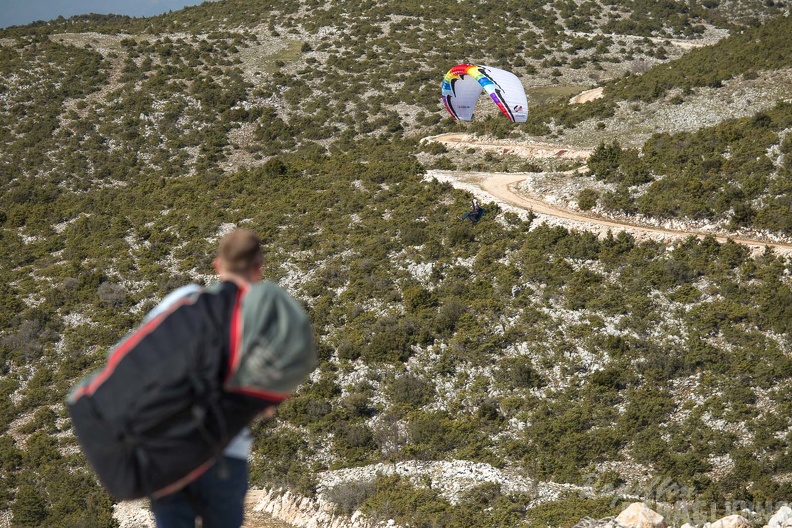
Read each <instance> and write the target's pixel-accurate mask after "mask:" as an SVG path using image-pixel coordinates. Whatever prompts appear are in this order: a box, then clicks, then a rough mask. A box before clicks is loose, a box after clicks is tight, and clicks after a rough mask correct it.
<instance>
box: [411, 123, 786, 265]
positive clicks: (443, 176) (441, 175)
mask: <svg viewBox="0 0 792 528" xmlns="http://www.w3.org/2000/svg"><path fill="white" fill-rule="evenodd" d="M426 140H429V141H439V142H442V143H443V144H445V145H446V147H448V148H454V149H467V148H476V149H481V150H485V151H492V150H497V151H500V152H504V153H509V154H513V155H518V156H524V157H526V158H531V157H534V158H543V157H544V158H547V157H555V158H568V159H577V160H581V161H584V160H585V159H586V158H588V156H589V155H590V154H591V151H590V150H586V149H578V148H574V147H570V148H566V147H559V146H557V145H556V146H554V145H550V144H544V143H517V142H514V141H510V140H497V139H487V140H479V139H477V138H471V137H470V136H467V135H465V134H443V135H441V136H434V137H432V138H426ZM429 176H430V177H434V178H437V179H438V180H440V181H447V182H450V183H451V184H452V185H454V186H456V187H459V188H464V189H466V190H469V191H471V192H473V193H474V194H482V193H484V194H486V195H489V197H490V199H492V200H494V201H495V202H497V203H500V204H504V205H507V206H511V207H515V208H517V209H520V210H531V211H533V213H534V214H537V215H539V216H540V220H544V218H541V216H546V217H548V219H550V221H549V223H551V224H560V225H564V226H566V227H569V228H572V229H583V230H586V231H591V232H595V233H597V234H598V235H600V236H603V235H605V234H606V233H607V232H608V231H613V232H618V231H627V232H629V233H631V234H633V235H634V236H635V237H636V238H637V239H639V240H641V239H652V240H676V239H683V238H686V237H689V236H691V235H692V236H696V237H699V238H704V237H706V236H708V235H711V236H713V237H714V238H715V239H716V240H717V241H718V242H726V240H727V239H730V240H732V241H733V242H736V243H738V244H742V245H745V246H748V247H750V248H751V251H752V253H753V254H760V253H762V252H763V251H764V249H765V246H770V247H772V248H773V249H774V250H775V251H776V253H778V254H784V255H790V256H792V242H786V241H778V240H759V239H758V238H756V239H755V238H747V237H741V236H729V235H728V234H725V233H718V232H717V231H715V230H707V229H694V228H692V227H686V228H685V229H670V228H664V227H658V226H654V225H648V224H641V223H638V222H632V221H629V220H622V219H619V220H614V219H610V218H604V217H601V216H596V215H593V214H587V213H583V212H581V211H578V210H574V209H571V208H568V207H564V206H559V205H555V204H553V203H551V201H550V200H552V197H548V196H538V195H532V194H528V193H527V192H525V191H523V190H521V189H520V185H519V184H520V182H522V181H524V180H526V179H527V178H528V177H529V176H530V175H529V174H526V173H498V172H462V171H438V170H435V171H429Z"/></svg>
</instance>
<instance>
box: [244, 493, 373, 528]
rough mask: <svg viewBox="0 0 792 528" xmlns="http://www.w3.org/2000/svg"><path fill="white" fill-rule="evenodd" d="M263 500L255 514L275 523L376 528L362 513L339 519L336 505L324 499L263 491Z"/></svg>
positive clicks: (302, 526)
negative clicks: (277, 521)
mask: <svg viewBox="0 0 792 528" xmlns="http://www.w3.org/2000/svg"><path fill="white" fill-rule="evenodd" d="M252 493H258V494H259V496H260V499H259V500H258V503H257V504H256V505H255V506H253V511H254V512H262V513H266V514H268V515H270V516H272V517H273V518H274V519H277V520H279V521H283V522H285V523H288V524H291V525H293V526H296V527H299V528H373V527H374V526H376V525H375V524H374V523H372V522H371V521H369V520H366V519H363V518H362V516H361V514H360V512H355V513H354V514H352V515H351V516H346V515H336V513H335V509H336V508H335V505H334V504H332V503H331V502H328V501H325V500H322V499H312V498H307V497H301V496H299V495H295V494H293V493H291V492H289V491H280V490H270V491H267V490H262V491H258V492H252Z"/></svg>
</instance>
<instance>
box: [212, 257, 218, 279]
mask: <svg viewBox="0 0 792 528" xmlns="http://www.w3.org/2000/svg"><path fill="white" fill-rule="evenodd" d="M212 266H214V270H215V273H217V274H218V275H219V274H220V259H219V258H218V257H215V258H214V259H212Z"/></svg>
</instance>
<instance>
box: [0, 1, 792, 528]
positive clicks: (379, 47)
mask: <svg viewBox="0 0 792 528" xmlns="http://www.w3.org/2000/svg"><path fill="white" fill-rule="evenodd" d="M790 26H792V21H790V18H788V8H787V7H786V5H785V4H782V3H779V2H765V1H762V2H759V1H757V2H739V3H734V2H702V3H684V2H678V1H674V0H669V1H668V2H662V3H659V4H658V3H656V2H642V1H638V0H635V1H632V0H619V1H616V2H608V3H605V2H597V1H582V2H568V1H566V0H556V1H553V2H533V1H528V2H525V1H521V2H510V1H507V2H498V3H495V2H489V1H485V2H476V3H464V2H463V3H452V4H448V3H443V2H437V1H435V0H428V1H426V0H425V1H423V2H420V3H415V2H410V1H407V2H392V3H391V2H354V3H353V2H346V1H341V2H333V3H330V4H326V3H322V2H313V1H312V0H302V1H300V0H294V1H292V0H289V1H286V2H278V3H275V2H268V1H254V0H221V1H217V2H207V3H205V4H203V5H201V6H198V7H193V8H187V9H184V10H182V11H178V12H174V13H170V14H167V15H163V16H160V17H154V18H150V19H129V18H126V17H117V16H85V17H74V18H72V19H68V20H59V21H54V22H50V23H43V24H37V25H32V26H25V27H17V28H9V29H6V30H1V31H0V73H1V75H0V145H2V147H0V185H2V193H0V224H1V227H2V229H0V274H1V276H0V279H2V280H0V512H2V513H0V526H4V525H8V526H20V527H22V526H42V527H44V526H47V527H59V526H81V527H84V526H113V525H114V524H117V523H118V519H114V518H113V504H112V500H111V499H110V497H108V496H107V495H106V494H105V493H104V492H103V491H102V490H101V488H100V487H99V485H98V484H97V482H96V481H95V478H94V477H93V475H92V474H91V472H90V471H89V470H88V468H87V466H86V462H85V460H84V458H83V457H82V455H81V453H80V452H79V449H78V446H77V444H76V440H75V439H74V436H73V434H72V433H71V430H70V424H69V420H68V415H67V413H66V411H65V409H64V406H63V404H62V402H63V399H64V397H65V394H66V393H67V391H68V390H69V388H70V387H71V386H72V385H73V383H74V382H75V381H76V380H77V379H79V378H80V377H82V376H83V375H85V374H86V373H87V372H89V371H90V370H92V369H94V368H97V367H98V366H99V365H101V364H102V362H103V360H104V357H105V354H106V352H107V350H108V348H109V347H110V346H112V344H113V343H114V342H115V341H116V340H117V339H118V338H119V337H120V336H122V335H124V334H125V333H126V332H127V331H128V330H129V329H131V328H133V327H134V326H135V325H136V324H138V323H139V322H140V319H141V318H142V316H143V314H144V313H146V311H147V310H148V309H150V308H151V307H153V306H154V304H155V303H156V302H157V301H158V300H160V299H161V298H162V297H163V296H164V295H165V294H167V292H169V291H170V290H172V289H174V288H175V287H177V286H179V285H182V284H184V283H187V282H191V281H197V282H202V283H205V282H208V281H211V280H212V267H211V258H212V254H213V251H214V247H215V244H216V242H217V240H218V238H219V236H221V235H222V234H223V233H224V232H226V231H227V230H229V229H230V228H232V227H234V226H242V227H247V228H250V229H254V230H255V231H257V232H258V233H259V234H260V235H261V237H262V239H263V241H264V243H265V247H266V265H265V267H266V275H267V276H268V277H269V278H271V279H273V280H276V281H278V282H279V283H280V284H281V285H283V286H284V287H286V288H287V289H288V290H289V291H290V292H292V293H293V294H294V295H295V296H296V297H298V298H299V299H300V300H301V301H302V302H303V304H304V305H305V307H306V309H307V310H308V311H309V314H310V316H311V318H312V321H313V323H314V327H315V331H316V334H317V342H318V343H319V347H320V355H321V361H320V367H319V368H318V369H317V371H316V372H315V373H314V375H313V376H312V377H311V380H310V381H309V382H307V383H306V384H304V385H303V386H302V387H301V388H300V389H299V391H298V393H297V394H296V395H295V397H293V398H292V399H290V400H289V401H287V402H286V403H285V404H284V405H282V406H281V408H280V410H279V412H278V416H277V418H276V419H275V420H273V421H271V422H267V423H259V424H257V425H256V426H255V428H254V434H255V437H256V443H255V447H254V456H253V460H252V470H251V485H252V486H253V487H255V488H259V489H266V490H271V489H277V488H283V489H289V490H290V492H291V493H296V494H299V495H302V496H306V497H314V498H321V499H322V500H327V501H330V502H331V503H335V504H336V507H337V511H338V512H339V513H346V514H351V513H352V512H354V511H356V510H360V511H362V514H363V515H364V516H365V518H367V519H371V520H375V521H376V520H381V521H387V520H388V519H393V520H394V521H395V522H396V523H398V524H400V525H403V526H407V525H411V526H450V527H462V526H504V527H505V526H572V525H574V524H575V523H577V522H578V521H579V520H581V519H583V518H584V517H590V518H603V517H606V516H610V515H614V514H615V513H617V512H618V511H620V506H621V504H622V503H623V502H632V501H633V500H635V499H641V500H645V501H646V502H649V503H651V504H652V505H653V507H654V508H655V509H657V510H658V511H660V512H661V513H663V514H664V515H666V516H667V519H669V522H670V523H672V525H674V526H680V525H681V524H682V523H684V522H692V523H694V524H699V525H700V524H703V523H704V522H705V521H712V520H714V519H715V518H718V517H720V516H722V515H723V514H726V513H731V512H734V511H736V510H738V509H741V508H742V506H741V505H745V506H746V507H747V508H749V509H752V510H753V512H754V514H753V516H752V517H751V515H748V514H746V515H748V516H749V517H751V520H752V521H753V522H755V523H756V524H757V525H761V524H759V523H763V522H766V521H767V519H768V518H769V515H770V514H772V513H774V512H775V511H776V510H777V509H778V508H777V506H778V505H779V504H780V503H781V502H782V501H785V500H787V499H788V497H789V496H790V492H792V484H791V483H792V466H790V462H789V461H790V457H789V450H790V438H789V431H790V427H792V422H790V416H791V415H792V414H791V413H790V412H789V411H790V409H789V406H790V401H792V398H790V394H792V393H790V388H789V387H790V383H789V381H790V378H791V377H792V359H791V358H792V357H791V356H790V353H792V342H791V341H790V333H789V332H790V324H792V317H791V316H792V278H791V277H790V274H791V273H792V262H790V260H789V259H788V256H787V254H786V253H784V252H781V251H774V250H773V249H771V248H769V247H768V248H765V249H761V250H759V251H753V252H752V251H751V249H749V248H747V247H745V246H743V245H740V244H737V243H735V242H733V241H731V240H726V241H719V240H716V239H715V238H714V237H713V236H709V237H703V238H697V237H694V236H691V237H689V238H681V239H680V238H675V239H673V240H666V239H651V238H650V239H645V238H644V237H640V236H636V235H634V234H630V233H629V232H626V231H617V230H614V231H612V232H607V231H605V232H602V231H591V230H588V229H586V228H585V226H583V227H581V226H579V225H575V226H572V225H564V224H558V223H556V222H554V221H553V220H550V219H548V218H546V217H544V216H543V215H542V214H541V213H535V212H534V211H532V210H530V208H529V209H527V210H525V209H520V210H517V209H510V208H507V207H506V206H505V205H501V204H499V203H498V202H497V201H496V200H494V199H490V198H488V197H485V196H484V195H483V194H482V195H479V197H480V198H483V199H484V201H485V203H484V207H485V208H486V209H487V214H486V215H485V217H484V219H483V220H482V221H481V222H479V223H477V224H471V223H469V222H462V221H459V220H458V217H459V216H460V215H461V214H463V213H464V212H465V211H466V210H467V209H468V208H469V200H470V198H471V197H472V196H473V194H471V191H474V192H478V191H476V190H475V188H471V187H465V188H462V189H457V188H455V187H454V186H453V185H451V184H450V183H448V182H445V181H439V178H438V177H436V176H437V175H439V174H450V175H452V177H453V178H454V179H459V178H460V175H461V174H462V173H482V172H487V173H492V172H500V173H519V174H526V175H531V177H532V178H533V179H532V180H530V181H540V183H541V185H544V186H547V187H548V189H547V190H546V191H545V192H544V195H546V196H558V195H560V194H562V191H561V190H560V189H574V191H573V192H572V193H571V194H567V196H566V198H565V199H566V201H567V202H568V203H570V204H572V203H574V204H573V205H570V207H572V208H575V209H576V210H577V211H578V212H579V213H581V214H596V215H600V216H608V217H611V218H622V219H625V220H626V221H634V220H635V219H638V218H640V219H642V221H647V222H655V223H657V224H663V223H669V224H673V225H676V226H683V227H684V226H691V225H695V226H698V227H702V226H703V227H704V228H707V229H709V230H710V232H712V233H714V234H719V235H720V234H725V235H727V238H728V235H731V236H732V238H735V237H737V236H738V235H740V234H745V233H752V234H758V235H761V236H763V237H765V238H764V239H762V240H776V241H778V242H780V243H785V244H789V243H792V208H790V207H789V197H788V189H789V181H790V167H792V165H790V162H789V159H790V158H789V157H788V153H789V150H790V147H792V140H790V139H789V137H790V136H789V134H788V132H789V130H790V128H791V127H792V125H791V124H790V123H791V122H792V111H790V104H789V100H790V97H792V94H791V93H790V92H792V84H790V83H789V79H790V75H792V50H790V49H789V39H788V35H789V34H790V29H791V28H790ZM484 29H485V30H484ZM463 60H469V61H471V62H479V63H483V64H492V65H494V66H498V67H501V68H506V69H510V70H512V71H514V72H515V73H516V74H517V75H518V76H520V78H521V79H522V80H523V82H524V84H525V86H526V88H527V89H528V92H529V97H530V99H529V101H530V106H531V110H530V113H529V120H528V122H527V123H524V124H520V125H512V124H511V123H509V122H508V121H507V120H505V119H503V118H502V117H501V116H499V115H496V113H495V110H494V108H490V107H487V105H486V103H487V101H485V100H484V99H482V100H481V101H480V108H479V110H477V114H479V115H477V116H476V119H475V120H474V121H472V122H470V123H455V122H453V121H452V120H451V119H450V118H449V117H447V114H446V113H445V111H444V110H443V109H442V107H441V105H440V104H439V103H438V97H439V82H440V79H441V78H442V75H443V73H444V72H445V71H446V70H447V69H448V68H449V67H450V66H451V65H453V64H455V63H457V62H460V61H463ZM593 87H599V88H602V94H603V97H602V98H599V99H596V100H592V101H589V102H585V103H582V104H571V103H570V102H569V100H570V98H572V97H573V96H575V95H577V94H579V93H581V92H583V91H585V90H588V89H591V88H593ZM448 133H457V134H467V135H472V136H475V137H477V138H478V139H479V143H482V144H484V143H489V144H495V143H497V142H498V141H502V142H508V144H510V145H515V146H517V145H520V144H530V143H544V144H549V145H554V146H556V147H558V148H560V149H563V150H570V149H577V150H580V151H586V152H587V153H588V152H590V153H591V154H590V156H589V157H588V160H587V165H586V168H585V169H584V170H582V171H577V170H574V169H578V168H579V167H580V166H581V164H582V161H581V160H580V159H565V158H563V157H560V156H554V157H550V158H541V157H536V156H528V157H526V156H525V155H523V154H522V153H519V152H516V148H509V149H505V148H504V149H500V151H499V150H497V149H487V148H482V147H481V146H476V145H475V144H471V145H466V146H465V148H463V149H453V148H450V147H448V146H445V145H443V144H440V143H438V142H432V141H422V139H423V138H426V137H428V136H438V135H440V134H448ZM507 150H508V151H507ZM526 178H527V177H526ZM539 178H542V179H541V180H539ZM526 192H527V191H526ZM384 467H390V468H395V467H399V468H409V471H407V472H402V473H399V472H393V473H388V471H384V470H382V468H384ZM460 468H463V469H464V470H465V471H468V472H467V473H464V472H462V473H459V471H458V470H460ZM470 468H473V469H470ZM378 469H380V470H381V471H380V472H379V473H378V472H377V470H378ZM455 471H456V472H457V473H454V472H455ZM460 471H461V470H460ZM452 473H453V474H455V475H460V474H461V475H463V476H462V477H459V478H457V477H452V476H450V475H452ZM464 475H468V476H464ZM471 475H472V476H471ZM738 506H740V507H739V508H738Z"/></svg>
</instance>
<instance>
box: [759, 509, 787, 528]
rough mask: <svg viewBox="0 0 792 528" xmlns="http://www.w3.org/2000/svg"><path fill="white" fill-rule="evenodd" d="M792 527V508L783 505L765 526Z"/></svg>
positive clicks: (768, 527) (774, 527) (773, 527)
mask: <svg viewBox="0 0 792 528" xmlns="http://www.w3.org/2000/svg"><path fill="white" fill-rule="evenodd" d="M790 527H792V508H790V507H789V506H783V507H781V508H780V509H779V510H778V511H777V512H776V514H775V515H773V516H772V517H770V520H769V521H767V524H766V525H765V526H764V528H790Z"/></svg>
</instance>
